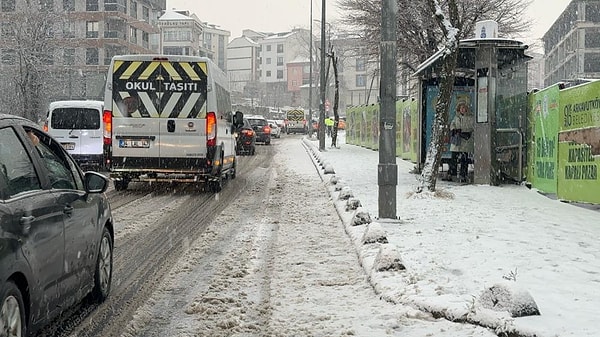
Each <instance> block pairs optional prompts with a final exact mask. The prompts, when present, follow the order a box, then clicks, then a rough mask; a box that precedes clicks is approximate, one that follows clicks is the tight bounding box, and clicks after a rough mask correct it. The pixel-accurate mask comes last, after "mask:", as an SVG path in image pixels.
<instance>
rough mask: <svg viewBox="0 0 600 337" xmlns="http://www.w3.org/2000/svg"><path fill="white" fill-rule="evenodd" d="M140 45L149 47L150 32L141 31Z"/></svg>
mask: <svg viewBox="0 0 600 337" xmlns="http://www.w3.org/2000/svg"><path fill="white" fill-rule="evenodd" d="M142 47H144V48H148V47H150V34H148V32H144V31H142Z"/></svg>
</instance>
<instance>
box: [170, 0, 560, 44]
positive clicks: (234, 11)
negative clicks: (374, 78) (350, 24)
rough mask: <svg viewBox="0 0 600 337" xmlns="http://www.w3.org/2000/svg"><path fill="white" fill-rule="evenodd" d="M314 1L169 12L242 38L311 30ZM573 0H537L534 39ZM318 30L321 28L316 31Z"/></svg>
mask: <svg viewBox="0 0 600 337" xmlns="http://www.w3.org/2000/svg"><path fill="white" fill-rule="evenodd" d="M310 1H311V0H220V1H213V0H195V1H193V2H192V1H189V0H167V8H168V9H173V8H175V9H178V10H189V11H191V12H193V13H196V15H197V16H198V17H199V18H200V20H202V21H207V22H209V23H212V24H216V25H218V26H220V28H222V29H225V30H228V31H230V32H231V37H232V38H235V37H238V36H241V34H242V30H243V29H253V30H257V31H267V32H274V33H276V32H283V31H288V30H290V29H291V28H294V27H303V28H308V27H309V26H308V24H309V21H310ZM312 1H313V19H318V20H320V18H321V4H322V1H321V0H312ZM569 2H570V0H534V1H533V4H532V5H531V6H530V8H529V10H528V11H527V13H528V15H529V16H530V17H531V18H532V19H534V20H535V22H536V25H535V26H534V29H533V31H532V36H533V37H534V38H541V37H542V36H543V35H544V33H545V32H546V30H547V29H548V28H550V26H551V25H552V23H554V20H556V18H557V17H558V16H559V15H560V13H561V12H562V11H563V10H564V9H565V7H567V5H568V4H569ZM336 4H337V1H335V0H327V9H326V15H327V21H334V20H335V19H337V18H339V17H340V13H339V10H338V8H337V5H336ZM313 28H315V29H318V27H313Z"/></svg>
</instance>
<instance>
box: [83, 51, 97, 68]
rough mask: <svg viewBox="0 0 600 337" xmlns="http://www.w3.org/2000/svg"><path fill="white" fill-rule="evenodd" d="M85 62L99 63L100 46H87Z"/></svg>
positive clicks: (89, 63) (88, 63)
mask: <svg viewBox="0 0 600 337" xmlns="http://www.w3.org/2000/svg"><path fill="white" fill-rule="evenodd" d="M85 64H87V65H95V66H97V65H98V48H87V49H86V50H85Z"/></svg>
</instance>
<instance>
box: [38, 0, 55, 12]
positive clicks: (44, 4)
mask: <svg viewBox="0 0 600 337" xmlns="http://www.w3.org/2000/svg"><path fill="white" fill-rule="evenodd" d="M40 11H42V12H52V11H54V0H40Z"/></svg>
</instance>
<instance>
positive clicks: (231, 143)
mask: <svg viewBox="0 0 600 337" xmlns="http://www.w3.org/2000/svg"><path fill="white" fill-rule="evenodd" d="M104 120H105V121H106V122H107V123H108V124H109V125H110V127H109V129H110V132H107V133H105V135H104V137H105V151H106V153H108V154H109V155H110V160H109V163H110V164H109V170H110V172H111V173H110V176H111V178H113V181H114V184H115V189H117V190H123V189H127V186H128V184H129V182H131V181H139V182H154V181H158V182H189V183H196V182H204V183H207V184H208V185H209V188H210V189H211V190H212V191H215V192H217V191H220V190H221V187H222V182H223V180H224V179H226V178H232V179H233V178H235V174H236V165H237V161H236V160H237V159H236V151H235V146H236V144H235V138H234V131H235V127H236V125H237V124H242V123H243V114H242V113H241V112H240V113H235V114H234V113H232V108H231V98H230V92H229V81H228V79H227V75H226V74H225V73H224V72H223V71H222V70H221V69H219V67H218V66H217V65H216V64H214V63H213V62H212V61H211V60H210V59H209V58H206V57H196V56H182V55H117V56H114V57H113V58H112V61H111V63H110V67H109V69H108V74H107V77H106V90H105V96H104Z"/></svg>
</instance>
